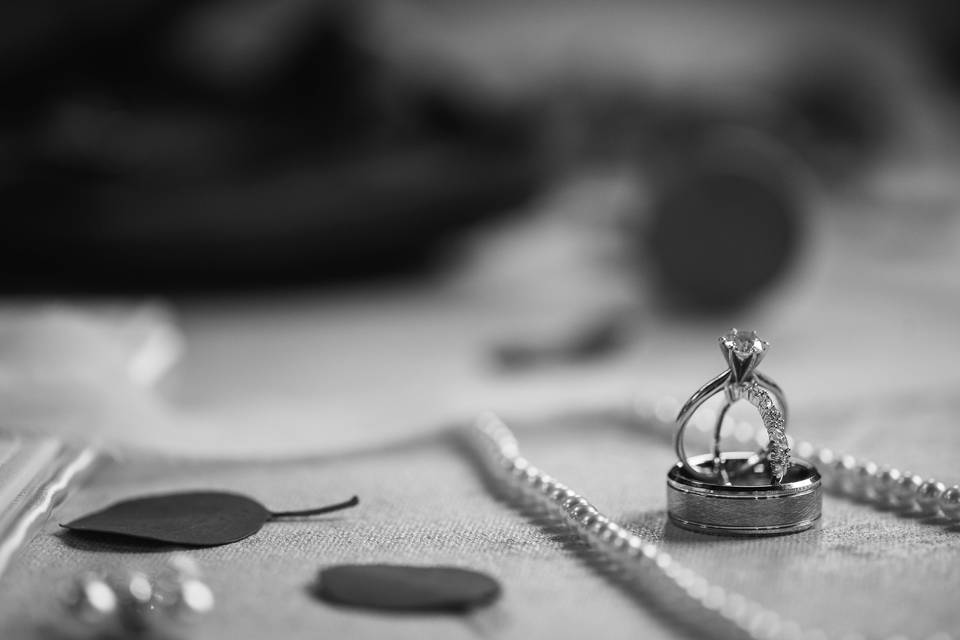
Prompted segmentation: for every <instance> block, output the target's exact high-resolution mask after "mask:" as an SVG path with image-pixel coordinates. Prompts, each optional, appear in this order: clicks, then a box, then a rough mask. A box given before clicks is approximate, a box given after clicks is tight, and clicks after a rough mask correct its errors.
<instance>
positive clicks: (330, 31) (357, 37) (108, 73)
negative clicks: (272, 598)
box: [0, 0, 541, 289]
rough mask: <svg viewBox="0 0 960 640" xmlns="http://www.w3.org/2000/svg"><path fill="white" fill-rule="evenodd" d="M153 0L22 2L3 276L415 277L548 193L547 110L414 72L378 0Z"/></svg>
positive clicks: (2, 199)
mask: <svg viewBox="0 0 960 640" xmlns="http://www.w3.org/2000/svg"><path fill="white" fill-rule="evenodd" d="M134 4H135V5H136V6H135V7H131V6H130V5H128V4H125V3H116V2H110V1H105V2H97V3H92V4H91V3H89V2H87V3H84V4H83V8H82V9H81V8H80V7H77V6H76V5H70V4H69V3H67V4H64V3H59V2H53V1H52V0H49V1H47V2H42V3H39V4H36V5H34V4H29V5H23V6H22V7H20V6H19V5H18V6H17V7H13V6H11V7H8V8H6V9H4V10H3V11H4V12H5V13H6V14H7V15H6V16H5V19H4V20H3V21H2V22H3V24H4V25H5V31H7V32H9V33H10V34H11V38H9V39H8V40H6V41H5V43H4V46H5V48H6V51H7V52H8V53H9V55H8V56H7V57H5V59H4V62H5V64H4V65H3V66H2V67H0V77H2V79H3V80H4V82H5V84H6V85H7V86H8V87H10V86H15V87H17V90H16V91H7V92H6V97H5V98H4V99H3V103H2V105H0V118H2V119H0V204H2V206H3V209H4V212H5V214H6V225H5V229H4V234H3V235H2V240H0V267H2V269H0V273H2V276H0V286H3V287H5V288H7V289H11V288H15V289H34V288H42V287H58V288H60V287H71V288H72V287H80V288H98V289H100V288H132V289H139V288H144V287H150V288H153V287H159V288H183V287H197V286H201V287H202V286H232V285H237V286H248V285H251V284H258V283H274V282H275V281H277V280H304V281H313V280H325V279H331V278H347V277H358V276H368V275H376V274H393V273H395V272H397V271H402V270H404V269H408V268H413V267H416V266H419V265H421V264H422V263H424V262H425V261H427V260H429V259H430V257H431V256H432V255H434V253H435V250H436V249H437V248H438V247H441V246H443V244H444V243H445V242H446V241H447V240H448V239H449V238H450V237H451V235H452V234H454V233H456V232H458V231H460V230H462V229H463V228H465V227H467V226H468V225H470V224H472V223H474V222H476V221H477V220H480V219H482V218H486V217H490V216H494V215H497V214H499V213H501V212H503V211H505V210H507V209H509V208H511V207H516V206H518V205H519V204H521V203H523V202H524V201H525V199H526V198H527V197H528V196H529V195H530V194H532V193H533V192H534V191H535V190H536V188H537V186H538V184H539V181H540V172H541V163H540V162H539V159H538V157H537V149H538V144H537V140H536V129H535V127H534V126H533V124H532V120H531V118H530V117H529V115H528V114H526V113H522V112H519V111H516V110H514V111H507V110H504V109H500V108H499V107H498V106H497V105H493V104H485V103H482V102H479V101H476V100H472V99H471V98H470V97H466V96H463V95H460V94H458V93H457V92H455V91H454V90H451V89H449V88H448V87H445V86H442V85H440V84H438V83H436V82H432V81H431V80H430V76H429V74H425V75H424V77H406V76H400V75H398V74H397V73H395V72H394V69H393V68H392V67H391V66H390V64H389V61H387V60H384V59H381V58H380V57H378V55H377V51H376V47H375V46H374V45H372V44H371V43H370V42H369V41H368V34H367V33H366V31H365V24H366V21H367V17H368V14H367V12H366V10H367V9H368V8H369V6H370V5H369V4H368V3H363V2H353V3H351V2H330V1H327V2H314V1H312V0H311V1H307V0H282V1H279V2H273V1H266V0H244V1H242V2H212V1H199V2H171V3H160V2H152V1H151V0H141V1H140V2H137V3H134ZM18 25H19V28H18ZM14 36H16V37H14Z"/></svg>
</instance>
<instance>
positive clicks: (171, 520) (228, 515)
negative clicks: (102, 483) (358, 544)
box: [60, 491, 359, 547]
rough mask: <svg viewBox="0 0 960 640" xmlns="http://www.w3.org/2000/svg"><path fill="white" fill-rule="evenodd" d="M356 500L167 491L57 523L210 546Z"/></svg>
mask: <svg viewBox="0 0 960 640" xmlns="http://www.w3.org/2000/svg"><path fill="white" fill-rule="evenodd" d="M358 503H359V500H357V498H356V496H354V497H353V498H352V499H350V500H348V501H347V502H343V503H340V504H335V505H330V506H328V507H320V508H319V509H308V510H304V511H285V512H277V513H275V512H272V511H270V510H268V509H267V508H266V507H264V506H263V505H262V504H260V503H259V502H257V501H256V500H253V499H252V498H248V497H246V496H242V495H238V494H235V493H225V492H218V491H203V492H195V493H171V494H166V495H159V496H147V497H145V498H134V499H132V500H124V501H123V502H118V503H116V504H114V505H111V506H109V507H107V508H106V509H103V510H102V511H96V512H94V513H91V514H89V515H86V516H84V517H82V518H78V519H76V520H74V521H73V522H69V523H67V524H62V525H60V526H62V527H64V528H66V529H70V530H71V531H73V532H76V533H95V534H110V535H119V536H127V537H131V538H138V539H141V540H150V541H154V542H165V543H170V544H179V545H188V546H195V547H211V546H216V545H221V544H229V543H231V542H237V541H239V540H243V539H244V538H247V537H249V536H252V535H253V534H255V533H256V532H258V531H259V530H260V529H261V527H263V525H264V523H265V522H267V521H268V520H272V519H273V518H278V517H288V516H311V515H318V514H321V513H328V512H330V511H336V510H338V509H344V508H347V507H352V506H354V505H356V504H358Z"/></svg>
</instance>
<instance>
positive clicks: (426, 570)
mask: <svg viewBox="0 0 960 640" xmlns="http://www.w3.org/2000/svg"><path fill="white" fill-rule="evenodd" d="M314 592H315V594H316V595H317V596H318V597H320V598H322V599H324V600H326V601H328V602H335V603H337V604H346V605H351V606H355V607H366V608H370V609H387V610H394V611H468V610H470V609H473V608H475V607H479V606H483V605H486V604H490V603H491V602H493V601H494V600H496V599H497V598H498V597H499V596H500V584H499V583H498V582H497V581H496V580H494V579H493V578H491V577H490V576H488V575H486V574H483V573H479V572H477V571H470V570H468V569H458V568H455V567H410V566H402V565H386V564H366V565H363V564H361V565H340V566H336V567H329V568H327V569H324V570H322V571H321V572H320V575H319V576H318V577H317V583H316V585H315V588H314Z"/></svg>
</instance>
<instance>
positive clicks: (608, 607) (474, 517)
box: [0, 407, 960, 639]
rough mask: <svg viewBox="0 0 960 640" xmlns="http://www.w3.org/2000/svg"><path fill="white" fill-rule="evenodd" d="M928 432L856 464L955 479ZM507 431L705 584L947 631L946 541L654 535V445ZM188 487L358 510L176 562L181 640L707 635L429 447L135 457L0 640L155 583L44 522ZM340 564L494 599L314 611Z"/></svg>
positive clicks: (851, 513)
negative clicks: (187, 611) (86, 599)
mask: <svg viewBox="0 0 960 640" xmlns="http://www.w3.org/2000/svg"><path fill="white" fill-rule="evenodd" d="M953 408H954V409H955V408H956V407H953ZM940 424H941V430H940V431H939V432H938V433H932V432H931V433H930V434H923V433H917V432H914V433H912V434H909V437H907V434H905V433H903V430H902V429H901V428H900V426H899V425H900V417H899V416H895V415H894V416H890V420H889V421H888V422H886V423H875V424H874V425H873V426H872V427H871V432H872V436H875V437H871V439H870V440H871V442H875V443H887V444H886V445H885V449H886V450H885V451H880V450H879V449H878V450H877V451H875V453H876V455H877V456H878V459H879V460H881V461H888V462H897V460H898V459H907V461H908V462H909V463H911V464H912V463H914V462H916V463H917V466H916V468H917V469H918V470H920V469H922V470H923V471H924V472H929V473H932V474H938V475H940V476H941V477H943V478H944V479H950V480H953V481H955V480H957V478H956V477H955V475H951V474H953V467H952V464H951V460H950V458H951V452H952V451H956V450H957V445H958V444H960V436H958V435H957V434H956V430H954V429H951V428H949V422H942V423H940ZM811 431H812V433H810V436H811V439H818V438H819V437H820V436H832V440H833V441H834V442H836V443H837V444H839V445H841V446H846V445H848V444H849V445H853V444H855V443H857V442H859V441H860V439H861V438H862V437H863V436H864V434H858V433H854V432H852V431H847V432H844V433H840V434H838V433H835V432H834V433H830V432H831V429H830V428H829V426H823V425H821V426H820V427H819V428H811ZM517 432H518V436H519V438H520V442H521V448H522V449H523V452H524V454H525V455H526V456H527V457H528V458H529V459H530V460H531V461H532V462H533V463H534V464H536V465H538V466H539V467H540V468H542V469H544V470H546V471H547V472H548V473H550V474H552V475H554V476H555V477H557V478H559V479H561V480H562V481H564V482H566V483H567V484H568V485H569V486H571V487H573V488H574V489H575V490H577V491H579V492H581V493H582V494H584V495H586V496H587V497H588V498H589V499H591V500H592V501H593V502H594V503H595V504H596V505H597V506H598V507H599V508H600V509H601V510H602V511H603V512H605V513H608V514H609V515H611V516H613V517H615V518H617V519H618V520H619V521H620V522H622V523H624V524H626V525H628V526H629V527H630V528H631V529H632V530H633V531H635V532H637V533H639V534H641V535H643V536H645V537H647V538H649V539H651V540H655V541H657V542H658V543H660V544H662V545H663V546H664V547H665V548H666V549H667V550H669V552H670V553H671V554H673V555H674V556H675V557H676V558H677V559H678V560H680V561H682V562H683V563H685V564H687V565H688V566H690V567H692V568H694V569H697V570H698V571H701V572H702V573H704V574H705V575H707V576H710V578H711V579H712V580H714V581H715V582H716V583H718V584H720V585H723V586H725V587H728V588H731V589H735V590H738V591H741V592H742V593H744V594H745V595H748V596H750V597H751V598H754V599H756V600H757V601H759V602H761V603H763V604H765V605H766V606H768V607H770V608H772V609H775V610H776V611H778V612H780V613H781V614H783V615H785V616H788V617H790V618H793V619H796V620H798V621H801V622H802V623H803V624H804V625H805V626H807V627H808V628H814V627H816V628H821V629H823V630H824V631H825V632H826V633H828V634H829V635H830V636H831V637H833V636H835V635H837V636H839V635H842V634H847V633H860V634H862V635H863V636H865V637H868V638H874V637H878V638H879V637H889V636H891V635H895V634H904V635H906V636H908V637H913V638H927V637H930V636H931V635H933V634H935V633H938V632H952V631H955V630H956V629H958V628H960V614H958V612H957V609H956V606H955V602H954V600H955V599H954V597H953V595H952V594H955V593H956V590H957V587H958V586H960V528H958V527H956V526H952V527H951V526H946V525H944V524H943V523H941V522H937V521H928V520H923V519H918V518H912V517H904V516H902V515H899V514H897V513H895V512H891V511H882V510H878V509H875V508H873V507H870V506H868V505H863V504H857V503H854V502H851V501H848V500H845V499H841V498H836V497H833V496H827V497H826V499H825V501H824V518H823V524H822V527H821V528H820V529H819V530H815V531H809V532H805V533H801V534H797V535H791V536H784V537H775V538H765V539H755V540H739V539H726V538H718V537H712V536H703V535H699V534H694V533H688V532H684V531H681V530H679V529H676V528H675V527H673V526H671V525H668V524H667V523H666V516H665V513H664V474H665V472H666V470H667V469H668V468H669V466H670V465H671V463H672V461H673V454H672V450H671V448H670V447H669V446H668V440H667V438H665V437H664V435H663V431H662V430H660V431H657V432H653V431H651V430H650V429H648V428H645V427H644V426H643V425H640V426H634V427H627V426H622V425H615V424H608V423H604V422H602V421H594V422H593V423H592V424H585V423H584V422H583V421H582V420H581V419H579V418H576V417H571V418H566V419H562V418H561V419H554V420H550V421H549V422H547V423H543V424H532V423H526V424H523V425H520V426H518V428H517ZM928 435H929V437H927V436H928ZM838 436H839V437H838ZM884 436H887V437H884ZM931 442H935V443H937V446H930V443H931ZM907 445H909V448H908V446H907ZM851 450H853V449H852V447H851ZM881 454H886V456H885V457H882V458H881V457H880V456H881ZM198 487H202V488H210V489H216V488H222V489H228V490H232V491H239V492H244V493H248V494H249V495H251V496H253V497H255V498H257V499H260V500H262V501H263V502H264V503H265V504H266V505H267V506H268V507H269V508H273V509H295V508H300V507H304V506H310V505H314V504H318V503H323V502H329V501H331V500H339V499H342V498H345V497H349V496H350V495H352V494H354V493H356V494H358V495H359V496H360V498H361V504H360V506H359V507H358V508H355V509H353V510H350V511H346V512H343V513H338V514H332V515H330V516H326V517H321V518H307V519H303V520H295V521H290V520H287V521H283V522H273V523H268V524H267V525H266V526H265V527H264V529H263V530H262V531H261V532H260V533H258V534H256V535H254V536H253V537H251V538H249V539H247V540H244V541H242V542H239V543H236V544H232V545H227V546H222V547H216V548H210V549H198V550H191V551H189V554H190V555H191V556H192V557H194V558H195V559H196V560H197V562H198V563H199V564H200V566H201V568H202V569H203V570H204V572H205V575H206V578H207V580H208V582H209V584H210V586H211V587H212V588H213V590H214V592H215V595H216V598H217V605H216V608H215V609H214V611H213V612H212V613H211V614H209V615H207V616H206V617H204V618H203V619H201V620H200V621H198V622H197V624H196V625H195V627H194V628H193V633H194V636H193V637H206V638H239V639H245V638H251V639H253V638H264V637H286V638H314V637H319V636H325V637H345V636H351V637H357V638H367V637H369V638H378V637H397V638H407V637H409V638H425V637H430V638H432V637H436V638H459V637H464V638H467V637H475V636H481V637H504V638H530V637H557V638H567V637H569V638H573V637H594V636H597V635H598V634H600V633H602V634H603V635H604V636H605V637H610V638H637V637H643V638H666V637H675V636H676V635H678V634H679V635H686V636H690V637H703V636H705V635H710V636H713V635H716V634H715V633H713V632H711V630H709V629H703V628H702V627H699V626H697V624H698V623H697V622H696V621H697V615H698V611H697V610H695V609H694V610H691V609H690V605H689V603H687V602H685V601H680V602H673V603H668V604H667V606H664V605H663V604H662V603H661V604H657V605H655V604H653V603H651V602H649V601H648V600H646V599H645V598H644V597H643V596H642V595H640V596H636V595H634V594H633V593H631V592H629V591H627V590H625V589H624V588H622V586H619V585H618V583H617V582H616V580H612V579H610V578H609V577H608V576H607V575H606V574H605V573H604V572H602V571H599V570H598V566H597V565H596V562H595V559H593V558H592V554H591V552H590V551H589V550H588V549H586V548H585V547H584V545H582V544H581V543H580V542H579V541H578V539H577V538H576V537H575V536H572V535H571V534H570V532H569V531H567V530H566V529H564V528H562V527H558V526H557V524H556V523H555V522H553V521H550V520H544V519H543V518H540V517H533V518H531V517H530V515H529V514H528V513H525V512H524V511H523V510H522V509H519V508H518V505H517V503H515V502H512V501H511V500H505V499H503V498H502V497H499V496H500V494H499V492H498V491H497V490H496V487H495V486H491V485H490V484H489V483H488V482H487V481H486V480H485V479H484V476H483V475H482V474H481V473H480V472H479V468H478V467H477V466H476V464H475V462H474V460H473V459H472V458H471V456H470V455H469V454H468V451H467V450H465V449H464V448H463V447H462V446H460V445H459V444H458V441H457V440H456V439H455V438H452V437H450V436H445V437H429V438H420V439H415V440H411V441H409V442H407V443H405V444H399V445H395V446H391V447H387V448H383V449H380V450H376V449H373V450H368V451H364V452H358V453H355V454H353V455H348V456H334V457H327V458H323V457H320V458H315V459H309V460H300V461H293V462H286V463H281V464H264V463H256V464H242V463H235V462H233V463H223V464H190V465H183V464H181V465H177V466H171V463H170V462H155V463H149V462H146V461H142V460H141V461H138V462H137V463H136V464H118V465H114V466H112V467H110V468H107V469H105V470H103V471H102V472H101V473H100V474H98V476H96V477H95V478H94V480H93V481H92V483H91V484H90V485H89V486H88V487H87V488H86V489H85V490H84V491H82V492H81V493H80V494H79V495H77V496H76V497H75V498H74V499H72V500H71V501H69V502H68V503H67V504H66V505H65V506H64V507H63V508H62V509H61V510H60V511H59V512H58V513H57V514H56V515H55V517H54V518H53V519H52V520H51V522H50V523H49V524H48V526H47V527H46V528H45V530H44V531H43V532H42V533H41V534H40V535H38V536H37V537H36V538H35V539H34V540H33V541H32V543H31V544H30V545H29V546H28V547H27V548H26V549H24V550H23V552H22V553H21V554H20V556H19V558H18V559H17V560H16V561H15V562H14V564H13V566H12V567H11V569H10V570H9V572H8V573H7V574H6V576H4V579H3V580H2V581H0V620H2V622H0V637H3V638H27V639H29V638H42V637H48V636H49V633H50V625H52V624H64V623H67V624H68V622H67V621H68V620H69V619H68V618H65V617H64V615H65V614H63V613H62V612H60V610H59V609H58V607H57V604H56V601H55V597H54V589H53V587H54V586H55V585H56V584H57V583H59V582H60V581H62V580H64V579H66V578H68V577H69V576H71V575H74V574H76V573H77V572H80V571H83V570H88V569H92V568H95V567H103V566H107V567H110V566H113V567H128V568H133V567H139V568H144V569H146V570H148V571H150V570H156V569H157V568H159V567H160V566H161V565H162V563H163V562H164V561H165V560H166V558H167V557H168V554H169V552H168V551H163V550H156V551H141V550H136V549H134V548H132V547H128V546H126V545H121V544H113V545H107V546H103V544H102V543H92V542H88V541H85V540H83V539H77V538H73V537H70V536H68V535H66V534H65V533H64V531H63V530H61V529H60V528H59V527H58V526H57V522H62V521H66V520H69V519H71V518H73V517H76V516H79V515H81V514H83V513H85V512H87V511H89V510H92V509H95V508H99V507H102V506H104V505H106V504H107V503H109V502H112V501H114V500H117V499H121V498H124V497H130V496H134V495H140V494H145V493H151V492H161V491H170V490H177V489H193V488H198ZM341 562H350V563H355V562H389V563H413V564H446V565H454V566H464V567H470V568H473V569H479V570H481V571H486V572H489V573H490V574H492V575H493V576H495V577H497V578H498V579H499V580H500V581H501V582H502V584H503V589H504V593H503V597H502V599H501V600H500V601H499V602H498V603H497V604H495V605H494V606H492V607H490V608H489V609H484V610H481V611H478V612H476V613H473V614H471V615H468V616H462V617H461V616H446V615H395V614H378V613H371V612H367V611H359V610H352V609H349V608H342V607H337V606H333V605H330V604H326V603H321V602H318V601H316V600H314V599H313V597H312V596H311V595H310V593H309V586H310V584H311V581H312V580H313V579H314V577H315V575H316V573H317V571H318V570H319V569H320V568H322V567H324V566H327V565H330V564H335V563H341ZM691 621H693V626H691ZM188 637H189V636H188Z"/></svg>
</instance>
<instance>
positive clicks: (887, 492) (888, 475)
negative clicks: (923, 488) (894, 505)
mask: <svg viewBox="0 0 960 640" xmlns="http://www.w3.org/2000/svg"><path fill="white" fill-rule="evenodd" d="M874 466H876V465H874ZM875 473H876V476H877V482H876V486H877V491H878V492H879V493H880V494H881V495H883V496H893V491H894V489H895V488H896V486H897V482H899V481H900V478H901V477H902V476H903V474H901V473H900V470H899V469H891V468H890V467H884V468H883V469H880V470H878V471H875Z"/></svg>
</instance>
